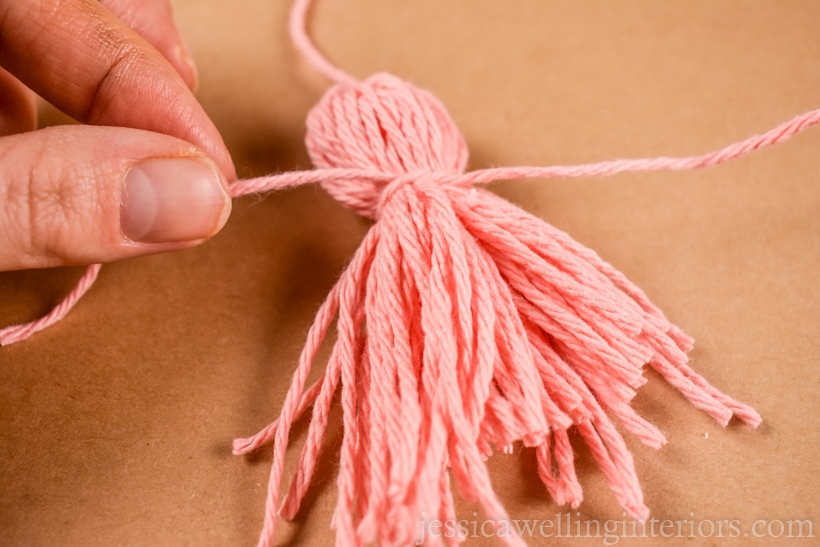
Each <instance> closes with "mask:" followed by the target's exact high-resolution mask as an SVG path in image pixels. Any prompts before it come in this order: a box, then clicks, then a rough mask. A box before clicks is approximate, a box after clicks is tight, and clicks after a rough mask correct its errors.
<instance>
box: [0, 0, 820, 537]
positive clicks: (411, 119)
mask: <svg viewBox="0 0 820 547" xmlns="http://www.w3.org/2000/svg"><path fill="white" fill-rule="evenodd" d="M308 4H309V2H308V1H307V0H297V2H295V4H294V8H293V11H292V16H291V25H290V30H291V33H292V35H293V38H294V42H295V43H296V44H297V46H298V47H299V48H300V49H301V50H302V52H303V53H304V54H305V56H306V57H307V58H308V59H309V60H310V61H311V63H312V64H313V65H314V66H316V67H317V69H319V70H320V71H321V72H322V73H323V74H325V75H326V76H328V77H330V78H332V79H334V80H336V81H337V82H339V84H338V85H336V86H335V87H333V88H332V89H331V90H330V91H328V93H327V94H326V95H325V96H324V97H323V98H322V99H321V101H320V102H319V103H318V104H317V105H316V107H314V109H313V110H312V111H311V112H310V114H309V116H308V119H307V138H306V145H307V149H308V152H309V153H310V156H311V159H312V160H313V163H314V164H315V166H316V167H317V168H316V169H314V170H311V171H298V172H290V173H283V174H279V175H273V176H268V177H260V178H255V179H247V180H241V181H237V182H236V183H235V184H234V185H233V186H232V193H233V195H234V196H242V195H246V194H249V193H256V192H263V191H271V190H277V189H283V188H289V187H293V186H297V185H300V184H308V183H316V182H318V183H320V184H321V185H322V187H323V188H324V189H325V190H326V191H327V192H329V193H330V194H331V195H332V196H333V197H334V198H336V199H337V200H338V201H339V202H340V203H342V204H344V205H346V206H348V207H350V208H352V209H354V210H355V211H357V212H358V213H360V214H361V215H363V216H366V217H368V218H371V219H373V220H374V221H375V223H374V224H373V226H372V227H371V229H370V231H369V232H368V234H367V236H366V237H365V239H364V241H363V243H362V245H361V247H360V248H359V250H358V251H357V252H356V254H355V255H354V256H353V258H352V260H351V262H350V264H349V265H348V267H347V268H346V269H345V271H344V272H343V273H342V274H341V277H340V279H339V281H338V283H337V284H336V286H335V287H334V288H333V290H332V291H331V293H330V295H329V296H328V298H327V299H326V300H325V302H324V304H323V305H322V307H321V308H320V310H319V312H318V314H317V317H316V320H315V322H314V324H313V326H312V327H311V329H310V331H309V333H308V337H307V341H306V344H305V348H304V350H303V352H302V355H301V357H300V359H299V363H298V365H297V368H296V371H295V373H294V376H293V381H292V384H291V387H290V390H289V391H288V393H287V396H286V398H285V401H284V404H283V406H282V411H281V414H280V416H279V418H278V419H277V420H276V421H274V422H273V423H271V424H270V425H268V426H267V427H266V428H264V429H263V430H261V431H260V432H259V433H257V434H256V435H254V436H252V437H249V438H246V439H237V440H236V441H234V445H233V450H234V453H235V454H246V453H248V452H250V451H253V450H255V449H257V448H259V447H260V446H262V445H264V444H265V443H268V442H270V441H273V442H274V445H273V463H272V466H271V476H270V482H269V485H268V493H267V504H266V511H265V520H264V525H263V530H262V533H261V536H260V540H259V545H262V546H267V545H270V544H271V543H272V541H273V538H274V534H275V531H276V517H277V514H279V515H281V516H283V517H285V518H292V517H293V516H294V515H295V514H296V512H297V511H298V509H299V506H300V503H301V501H302V499H303V498H304V496H305V493H306V491H307V488H308V485H309V484H310V481H311V478H312V476H313V473H314V471H315V465H316V461H317V459H318V458H317V455H318V453H319V451H320V450H321V447H322V443H323V440H324V435H325V431H326V428H327V423H328V414H329V410H330V405H331V401H332V399H333V397H334V394H335V393H336V392H337V391H339V390H340V391H341V407H342V414H343V427H344V437H343V441H342V447H341V455H340V469H339V476H338V486H339V496H338V501H337V506H336V510H335V513H334V516H333V521H332V526H333V528H334V529H335V530H336V532H337V536H336V543H337V545H340V546H353V545H365V544H370V543H375V542H378V543H380V544H385V545H407V544H410V543H413V542H415V540H416V534H417V532H418V523H419V521H420V520H421V519H428V520H432V519H438V520H441V521H447V520H452V521H455V520H456V517H455V514H454V511H455V510H454V503H453V498H452V491H451V488H450V478H449V477H450V475H449V472H448V469H449V470H451V471H452V476H453V477H454V479H455V482H456V484H457V486H458V489H459V491H460V492H461V494H462V496H463V497H464V498H466V499H467V500H475V501H477V502H479V503H480V504H481V506H482V508H483V510H484V512H485V514H486V517H487V518H488V519H489V520H491V521H493V522H495V523H496V524H497V525H500V524H501V523H502V522H504V521H506V520H508V516H507V513H506V512H505V510H504V507H503V506H502V504H501V503H500V501H499V500H498V498H497V496H496V494H495V492H494V490H493V487H492V485H491V482H490V478H489V474H488V472H487V467H486V464H485V461H486V459H487V458H488V457H489V456H490V455H492V453H493V451H494V450H501V451H509V450H510V449H511V445H512V444H513V443H515V442H517V441H521V442H522V443H523V444H524V445H526V446H532V447H535V448H536V450H535V453H536V458H537V463H538V473H539V476H540V477H541V479H542V481H543V483H544V485H545V487H546V488H547V490H548V491H549V493H550V495H551V496H552V497H553V498H554V499H555V500H556V502H558V503H561V504H570V505H571V506H572V507H577V506H578V504H580V502H581V500H582V492H581V487H580V484H579V482H578V479H577V477H576V474H575V469H574V464H573V450H572V447H571V445H570V442H569V438H568V434H567V432H568V430H569V429H570V428H573V427H574V428H576V430H577V431H578V433H579V434H580V436H581V437H582V438H583V439H584V440H585V442H586V443H587V445H588V446H589V448H590V452H591V453H592V455H593V457H594V458H595V460H596V461H597V462H598V464H599V465H600V467H601V469H602V471H603V473H604V475H605V477H606V480H607V481H608V483H609V485H610V487H611V489H612V491H613V492H614V494H615V496H616V498H617V499H618V501H619V502H620V504H621V505H622V506H623V507H624V509H625V510H626V511H627V513H628V514H629V515H630V516H631V517H633V518H636V519H646V518H647V517H648V515H649V509H648V508H647V507H646V506H645V505H644V502H643V496H642V493H641V488H640V485H639V483H638V479H637V476H636V473H635V469H634V465H633V461H632V456H631V454H630V452H629V451H628V449H627V447H626V445H625V443H624V440H623V438H622V437H621V435H620V434H619V433H618V431H617V429H616V427H615V425H614V424H613V421H612V418H615V419H617V420H618V421H619V422H620V423H621V425H622V426H623V428H624V429H626V430H627V431H629V432H630V433H632V434H634V435H636V436H637V437H638V438H639V439H640V440H641V441H642V442H644V443H645V444H647V445H649V446H651V447H654V448H659V447H660V446H662V445H663V444H664V443H665V439H664V437H663V435H662V434H661V432H660V431H658V429H657V428H655V426H653V425H652V424H650V423H648V422H647V421H646V420H644V419H643V418H641V417H640V416H639V415H638V414H637V413H636V412H635V411H634V410H633V409H632V408H631V407H630V406H629V402H630V400H631V399H632V397H633V396H634V395H635V392H636V389H637V388H638V387H640V386H641V385H642V384H643V383H644V382H645V381H646V379H645V377H644V376H643V369H644V366H645V365H646V364H648V365H649V366H651V367H653V368H654V369H655V370H656V371H657V372H658V373H659V374H661V375H662V376H663V377H664V378H666V380H667V381H668V382H669V383H670V384H671V385H673V386H674V387H676V388H677V389H678V390H679V391H680V392H681V393H682V394H683V395H684V396H685V397H686V398H687V399H689V400H690V401H691V402H692V404H694V405H695V406H696V407H698V408H700V409H702V410H704V411H705V412H707V413H709V414H710V415H711V416H712V417H714V418H715V419H716V420H717V421H718V422H719V423H721V424H723V425H726V424H727V423H728V422H729V420H730V419H731V418H732V417H733V416H737V417H738V418H739V419H741V420H743V421H744V422H746V423H748V424H750V425H751V426H757V425H758V424H759V423H760V421H761V418H760V416H759V415H758V414H757V413H756V412H755V411H754V410H753V409H752V408H750V407H748V406H746V405H744V404H741V403H739V402H737V401H735V400H733V399H731V398H729V397H727V396H726V395H724V394H722V393H721V392H719V391H718V390H716V389H715V388H714V387H712V386H711V385H709V384H708V383H707V382H706V381H705V380H704V379H703V378H702V377H701V376H699V375H698V374H697V373H695V372H694V371H693V370H692V369H691V368H690V367H689V366H688V365H687V362H688V358H687V355H686V352H687V351H688V350H689V349H690V348H691V346H692V340H691V339H690V338H689V337H688V336H686V335H685V334H684V333H683V332H681V331H680V330H679V329H678V328H677V327H675V326H674V325H672V324H671V323H669V321H668V320H667V319H666V318H665V317H664V315H663V313H662V312H661V311H660V310H659V309H658V308H656V307H655V306H654V305H653V304H652V303H651V302H650V301H649V299H648V298H647V297H646V295H645V294H644V293H643V292H642V291H641V290H640V289H639V288H637V287H635V286H634V285H632V284H631V283H630V282H629V281H628V280H627V279H626V278H625V276H624V275H623V274H621V273H620V272H618V271H617V270H615V269H614V268H613V267H612V266H610V265H609V264H607V263H606V262H604V261H603V260H601V259H600V258H599V257H598V256H597V255H596V254H595V253H594V252H593V251H591V250H589V249H587V248H585V247H583V246H582V245H580V244H578V243H577V242H575V241H573V240H572V239H571V238H570V237H569V236H568V235H567V234H565V233H564V232H562V231H560V230H558V229H556V228H554V227H552V226H550V225H548V224H546V223H545V222H543V221H542V220H540V219H538V218H536V217H533V216H532V215H530V214H528V213H526V212H524V211H523V210H521V209H520V208H518V207H515V206H513V205H512V204H510V203H508V202H506V201H504V200H502V199H501V198H499V197H497V196H495V195H494V194H492V193H490V192H488V191H486V190H484V189H481V188H477V187H475V185H476V184H479V183H489V182H493V181H496V180H501V179H515V178H527V177H580V176H590V175H609V174H614V173H618V172H623V171H649V170H657V169H693V168H697V167H706V166H710V165H716V164H719V163H723V162H725V161H728V160H730V159H734V158H737V157H739V156H742V155H744V154H747V153H749V152H751V151H752V150H756V149H758V148H761V147H764V146H769V145H772V144H775V143H777V142H782V141H784V140H786V139H788V138H790V137H791V136H793V135H794V134H796V133H798V132H800V131H802V130H803V129H805V128H807V127H809V126H810V125H814V124H817V123H818V122H820V110H816V111H813V112H809V113H807V114H803V115H801V116H797V117H796V118H794V119H793V120H791V121H790V122H787V123H785V124H783V125H781V126H779V127H777V128H775V129H773V130H770V131H768V132H766V133H764V134H762V135H759V136H755V137H751V138H749V139H746V140H744V141H742V142H739V143H736V144H733V145H730V146H728V147H726V148H723V149H721V150H718V151H715V152H711V153H708V154H704V155H701V156H693V157H685V158H649V159H637V160H616V161H607V162H599V163H593V164H586V165H577V166H555V167H506V168H494V169H483V170H478V171H472V172H469V173H465V172H464V169H465V166H466V163H467V147H466V145H465V142H464V139H463V137H462V136H461V134H460V132H459V131H458V129H457V128H456V126H455V124H454V123H453V121H452V120H451V118H450V117H449V115H448V114H447V112H446V111H445V109H444V107H443V106H442V105H441V103H439V101H438V100H436V99H435V98H434V97H433V96H432V95H430V94H429V93H428V92H426V91H423V90H420V89H417V88H415V87H413V86H412V85H410V84H408V83H406V82H403V81H401V80H399V79H398V78H396V77H394V76H390V75H387V74H377V75H375V76H372V77H371V78H369V79H367V80H366V81H364V82H361V83H360V82H357V81H356V80H355V79H353V78H352V77H351V76H349V75H347V74H345V73H344V72H343V71H341V70H340V69H338V68H336V67H334V66H333V65H331V64H330V63H329V62H327V61H326V60H325V59H324V58H323V57H322V56H321V54H319V52H318V51H317V50H316V49H315V47H314V46H313V45H312V44H311V42H310V40H309V39H308V37H307V35H306V34H305V33H304V22H305V17H306V13H307V8H308ZM98 270H99V265H95V266H91V267H90V268H89V271H88V273H87V275H86V276H85V277H84V278H83V282H82V283H81V285H79V286H78V287H77V288H76V289H75V290H74V292H72V293H71V295H69V297H68V298H67V299H66V301H65V302H63V303H62V304H61V305H60V306H59V307H58V308H57V309H55V311H54V312H52V313H51V314H49V315H48V316H47V317H46V318H43V319H42V320H40V321H37V322H34V323H31V324H28V325H24V326H18V327H10V328H7V329H4V330H2V331H0V343H2V344H9V343H12V342H16V341H19V340H22V339H24V338H26V337H27V336H29V335H31V334H32V333H33V332H35V331H36V330H39V329H41V328H44V327H45V326H48V325H49V324H51V323H53V322H54V321H57V320H59V319H60V318H61V317H62V316H63V315H64V314H65V313H66V312H67V311H68V309H70V307H71V306H72V305H73V304H74V303H75V302H76V300H77V299H78V298H79V297H80V296H81V295H82V293H83V292H84V291H85V290H87V288H88V287H89V286H90V284H91V283H92V282H93V279H94V277H95V276H96V273H97V271H98ZM334 319H336V320H337V324H336V330H337V340H336V342H335V345H334V347H333V351H332V353H331V356H330V358H329V362H328V363H327V368H326V371H325V373H324V375H323V376H322V377H321V378H320V379H319V380H318V381H317V382H316V383H314V384H313V385H311V386H309V387H307V385H306V382H307V378H308V376H309V374H310V371H311V367H312V365H313V362H314V359H315V357H316V355H317V353H318V350H319V347H320V345H321V344H322V341H323V339H324V337H325V336H326V334H327V332H328V330H329V329H330V326H331V324H332V323H333V321H334ZM311 406H312V417H311V421H310V426H309V429H308V433H307V440H306V442H305V444H304V446H303V447H302V450H301V454H300V456H299V463H298V465H297V468H296V471H295V476H294V478H293V480H292V482H291V485H290V487H289V489H288V491H287V493H286V495H285V496H284V497H283V496H282V495H281V494H282V493H281V492H280V488H281V479H282V476H283V473H284V459H285V453H286V450H287V445H288V436H289V433H290V429H291V426H292V425H293V423H294V421H296V420H297V419H298V418H299V417H300V416H301V415H302V414H303V413H304V412H306V411H307V410H308V408H310V407H311ZM280 503H281V507H280ZM426 539H427V541H429V542H431V543H436V541H440V540H439V538H434V537H431V536H428V537H427V538H426ZM501 539H502V540H503V541H504V542H505V543H506V544H508V545H523V544H524V543H523V540H522V539H521V538H519V537H517V536H512V537H502V538H501Z"/></svg>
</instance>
